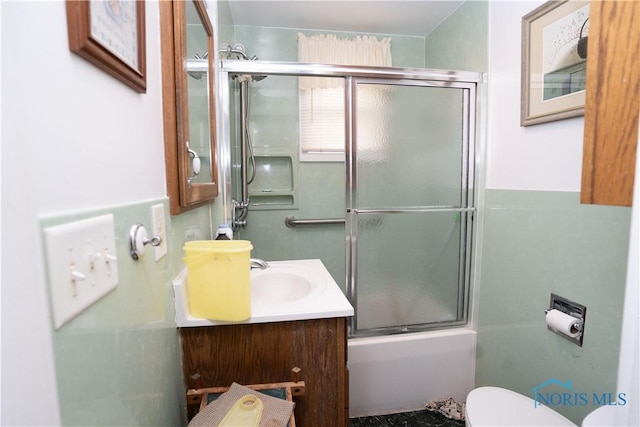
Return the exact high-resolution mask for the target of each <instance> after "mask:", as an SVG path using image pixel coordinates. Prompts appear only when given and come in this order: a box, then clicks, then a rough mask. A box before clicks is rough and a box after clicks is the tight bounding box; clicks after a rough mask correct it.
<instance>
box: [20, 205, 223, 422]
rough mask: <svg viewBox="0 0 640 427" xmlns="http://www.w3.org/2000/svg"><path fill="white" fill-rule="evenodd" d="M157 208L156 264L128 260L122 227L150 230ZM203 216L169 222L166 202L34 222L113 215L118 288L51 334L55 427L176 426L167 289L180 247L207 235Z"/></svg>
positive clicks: (176, 381)
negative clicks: (159, 248) (163, 252)
mask: <svg viewBox="0 0 640 427" xmlns="http://www.w3.org/2000/svg"><path fill="white" fill-rule="evenodd" d="M158 203H162V204H163V205H164V206H165V218H166V222H167V236H168V240H167V243H168V246H167V249H168V252H167V256H165V257H164V258H162V259H161V260H159V261H158V262H157V263H156V262H155V261H154V257H153V251H150V250H148V251H147V253H146V254H145V256H144V257H142V258H141V259H140V260H139V261H134V260H133V259H132V258H131V257H130V255H129V249H128V230H129V227H130V226H131V225H132V224H134V223H136V222H141V223H142V224H144V225H145V226H147V231H149V232H150V225H151V206H152V205H154V204H158ZM209 211H210V208H209V207H203V208H199V209H196V210H193V211H189V212H187V213H184V214H182V215H179V216H175V217H171V216H169V209H168V201H167V200H166V199H159V200H149V201H144V202H140V203H135V204H130V205H120V206H113V207H108V208H103V209H96V210H92V211H83V212H74V213H72V214H68V215H56V216H48V217H43V218H41V223H40V226H41V228H42V229H44V228H46V227H49V226H53V225H58V224H63V223H67V222H72V221H77V220H80V219H84V218H89V217H94V216H99V215H103V214H106V213H112V214H113V215H114V217H115V228H116V229H115V233H116V247H117V256H118V261H117V263H118V275H119V284H118V287H117V288H116V289H115V290H114V291H112V292H110V293H109V294H107V295H106V296H105V297H103V298H102V299H100V300H99V301H97V302H96V303H95V304H94V305H92V306H91V307H90V308H88V309H87V310H85V311H84V312H82V313H81V314H80V315H79V316H77V317H76V318H74V319H73V320H71V321H70V322H69V323H67V324H66V325H64V326H62V327H61V328H60V329H59V330H57V331H54V333H53V335H52V338H53V349H54V358H55V369H56V376H57V383H58V395H59V399H60V411H61V420H62V424H63V425H77V426H130V425H153V426H177V425H182V424H184V422H185V420H186V413H185V410H186V408H185V400H184V392H185V390H184V388H183V381H182V371H181V359H180V350H179V345H178V336H177V330H176V323H175V313H174V305H173V289H172V286H171V285H172V280H173V278H174V277H175V276H176V275H177V274H178V272H180V271H181V270H182V268H184V267H183V264H182V260H181V259H182V245H183V242H184V241H185V240H186V239H195V238H209V237H210V235H211V229H210V226H209V224H210V219H209V215H210V213H209ZM213 215H214V217H215V216H216V215H218V214H216V213H214V214H213ZM45 256H46V254H45ZM25 375H26V374H25ZM25 378H27V376H25ZM32 380H33V381H34V384H36V383H37V379H32Z"/></svg>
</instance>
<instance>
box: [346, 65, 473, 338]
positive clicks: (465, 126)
mask: <svg viewBox="0 0 640 427" xmlns="http://www.w3.org/2000/svg"><path fill="white" fill-rule="evenodd" d="M477 83H478V82H477V81H472V82H464V81H437V80H432V79H429V80H422V79H406V78H398V79H392V78H384V79H380V78H367V77H357V78H356V77H348V78H347V84H348V87H347V88H346V90H345V122H346V124H345V137H346V152H345V155H346V156H345V162H346V167H347V188H346V196H347V197H346V199H347V200H346V217H345V220H346V222H345V227H346V229H345V234H346V236H347V248H346V249H347V254H346V258H347V268H346V271H347V283H346V285H347V296H348V298H349V301H350V302H351V304H352V305H353V306H354V311H355V314H354V316H352V317H351V319H350V323H349V336H352V337H361V336H374V335H389V334H397V333H407V332H418V331H425V330H429V329H441V328H443V327H449V326H450V327H454V326H460V325H464V324H466V322H467V313H468V301H469V297H468V293H469V283H470V276H469V274H470V271H471V250H470V244H471V243H472V237H473V215H474V212H475V211H476V208H475V204H474V201H475V197H474V196H475V194H474V193H475V191H474V190H475V126H476V122H475V112H476V91H477ZM358 84H381V85H397V86H414V87H433V88H451V89H458V90H462V96H463V101H462V105H463V112H462V155H461V161H462V162H463V163H462V174H461V188H460V206H459V207H456V206H437V205H429V206H410V207H404V208H366V209H359V208H358V207H357V203H356V196H357V192H358V191H357V189H358V183H357V172H358V165H357V150H358V147H357V142H356V141H357V136H358V135H357V131H358V125H357V118H356V117H357V109H358V101H357V85H358ZM417 212H420V213H426V212H439V213H443V212H457V213H460V215H461V218H462V217H464V221H462V220H461V221H460V224H461V230H460V242H459V253H460V254H461V255H460V256H461V258H463V261H462V262H460V263H459V271H458V277H459V283H458V306H457V307H458V310H457V316H456V318H457V319H456V320H455V321H443V322H437V323H426V324H412V325H400V326H386V327H378V328H371V329H366V330H364V331H360V330H359V329H358V289H357V288H358V287H357V283H358V271H357V270H358V268H357V259H358V244H357V240H358V227H357V216H358V214H401V213H417Z"/></svg>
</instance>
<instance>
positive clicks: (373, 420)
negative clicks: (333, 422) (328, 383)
mask: <svg viewBox="0 0 640 427" xmlns="http://www.w3.org/2000/svg"><path fill="white" fill-rule="evenodd" d="M350 426H351V427H360V426H363V427H364V426H370V427H382V426H385V427H386V426H389V427H395V426H400V427H464V421H456V420H450V419H449V418H447V417H445V416H444V415H440V414H438V413H436V412H431V411H426V410H423V411H413V412H402V413H400V414H391V415H376V416H371V417H360V418H351V423H350Z"/></svg>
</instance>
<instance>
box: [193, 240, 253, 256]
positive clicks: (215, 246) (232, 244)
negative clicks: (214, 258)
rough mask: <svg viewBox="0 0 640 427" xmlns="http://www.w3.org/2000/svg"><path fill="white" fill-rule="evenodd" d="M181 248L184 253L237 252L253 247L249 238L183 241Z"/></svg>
mask: <svg viewBox="0 0 640 427" xmlns="http://www.w3.org/2000/svg"><path fill="white" fill-rule="evenodd" d="M183 249H184V251H185V252H186V253H189V252H192V253H203V252H217V253H237V252H246V251H250V250H251V249H253V246H252V245H251V242H250V241H249V240H191V241H189V242H185V244H184V246H183Z"/></svg>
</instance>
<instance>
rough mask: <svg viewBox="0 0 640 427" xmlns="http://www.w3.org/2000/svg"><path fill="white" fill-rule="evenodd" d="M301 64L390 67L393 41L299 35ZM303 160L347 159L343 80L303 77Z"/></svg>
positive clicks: (301, 125)
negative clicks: (345, 157)
mask: <svg viewBox="0 0 640 427" xmlns="http://www.w3.org/2000/svg"><path fill="white" fill-rule="evenodd" d="M298 61H299V62H305V63H320V64H336V65H366V66H378V67H390V66H392V61H391V39H390V38H383V39H382V40H378V39H377V38H376V37H372V36H358V37H354V38H352V39H339V38H338V37H337V36H336V35H333V34H327V35H324V34H319V35H313V36H307V35H305V34H302V33H298ZM298 80H299V81H298V85H299V89H300V160H302V161H339V160H343V159H344V90H343V82H344V80H343V79H342V78H332V77H300V78H299V79H298Z"/></svg>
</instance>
